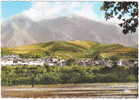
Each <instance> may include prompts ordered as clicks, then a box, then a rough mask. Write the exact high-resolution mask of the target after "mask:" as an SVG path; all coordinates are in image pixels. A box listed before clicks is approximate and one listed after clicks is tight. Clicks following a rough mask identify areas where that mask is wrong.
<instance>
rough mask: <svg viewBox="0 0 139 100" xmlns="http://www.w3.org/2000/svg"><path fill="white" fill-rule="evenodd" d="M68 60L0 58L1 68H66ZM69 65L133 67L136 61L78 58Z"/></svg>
mask: <svg viewBox="0 0 139 100" xmlns="http://www.w3.org/2000/svg"><path fill="white" fill-rule="evenodd" d="M69 62H70V61H69V60H65V59H60V58H58V57H53V58H52V57H48V58H36V59H33V58H21V57H19V55H6V56H3V57H1V66H8V65H40V66H43V65H48V66H66V65H68V64H69ZM71 63H73V64H75V65H80V66H96V65H103V66H106V67H112V66H113V65H118V66H128V67H134V66H138V60H137V59H132V60H124V59H120V60H116V61H113V60H111V59H97V60H94V59H91V58H80V59H77V60H74V61H72V62H71Z"/></svg>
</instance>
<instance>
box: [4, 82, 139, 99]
mask: <svg viewBox="0 0 139 100" xmlns="http://www.w3.org/2000/svg"><path fill="white" fill-rule="evenodd" d="M137 96H138V90H137V83H91V84H53V85H36V86H35V87H33V88H32V87H31V85H22V86H21V85H20V86H10V87H8V86H2V97H3V98H7V97H10V98H11V97H18V98H88V97H93V98H96V97H99V98H101V97H110V98H117V97H125V98H136V97H137Z"/></svg>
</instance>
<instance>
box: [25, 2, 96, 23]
mask: <svg viewBox="0 0 139 100" xmlns="http://www.w3.org/2000/svg"><path fill="white" fill-rule="evenodd" d="M93 6H94V5H93V4H89V3H88V2H85V3H83V2H33V5H32V7H31V8H30V9H29V10H27V11H25V12H24V13H23V14H24V15H25V16H27V17H29V18H31V19H33V20H35V21H38V20H42V19H53V18H56V17H60V16H72V15H79V16H82V17H86V18H89V19H93V20H95V19H98V17H97V15H96V13H94V11H93V9H92V8H93Z"/></svg>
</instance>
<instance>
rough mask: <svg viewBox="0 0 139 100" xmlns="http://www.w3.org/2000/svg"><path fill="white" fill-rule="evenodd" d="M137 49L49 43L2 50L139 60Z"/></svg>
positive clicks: (25, 53) (107, 45) (73, 43)
mask: <svg viewBox="0 0 139 100" xmlns="http://www.w3.org/2000/svg"><path fill="white" fill-rule="evenodd" d="M137 52H138V50H137V49H136V48H131V47H125V46H122V45H119V44H100V43H96V42H91V41H77V40H76V41H52V42H47V43H39V44H31V45H24V46H18V47H15V48H2V55H9V54H18V55H21V56H23V57H48V56H52V57H57V56H58V57H60V58H64V59H69V58H80V57H84V58H85V57H87V58H88V57H91V58H92V57H95V56H100V57H104V58H109V57H112V56H115V57H117V58H129V59H130V58H133V57H134V58H137V54H138V53H137Z"/></svg>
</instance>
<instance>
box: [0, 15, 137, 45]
mask: <svg viewBox="0 0 139 100" xmlns="http://www.w3.org/2000/svg"><path fill="white" fill-rule="evenodd" d="M1 35H2V47H15V46H21V45H27V44H32V43H40V42H49V41H69V40H81V41H82V40H85V41H96V42H99V43H106V44H111V43H118V44H122V45H126V46H135V45H137V34H134V35H123V33H121V31H120V30H119V28H117V27H116V26H114V25H109V24H105V23H101V22H97V21H93V20H90V19H86V18H83V17H80V16H76V17H75V16H73V17H59V18H55V19H49V20H48V19H44V20H41V21H38V22H35V21H33V20H31V19H29V18H27V17H25V16H22V15H20V16H16V17H14V18H12V19H11V20H8V21H5V22H3V23H2V34H1Z"/></svg>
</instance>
